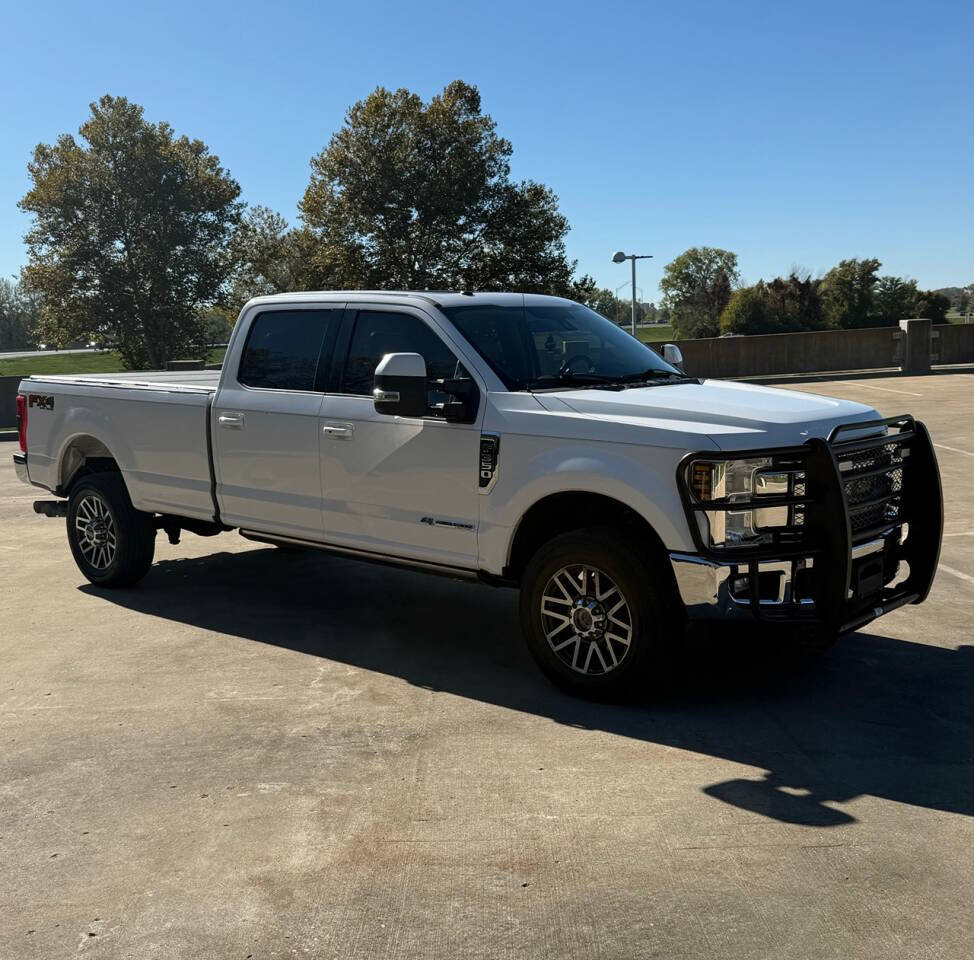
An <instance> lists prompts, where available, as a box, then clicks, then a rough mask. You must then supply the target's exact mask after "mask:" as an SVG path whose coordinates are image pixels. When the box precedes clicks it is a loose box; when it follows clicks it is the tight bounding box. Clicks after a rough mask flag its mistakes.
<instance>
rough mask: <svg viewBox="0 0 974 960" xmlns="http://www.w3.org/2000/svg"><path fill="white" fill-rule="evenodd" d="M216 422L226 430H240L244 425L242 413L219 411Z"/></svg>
mask: <svg viewBox="0 0 974 960" xmlns="http://www.w3.org/2000/svg"><path fill="white" fill-rule="evenodd" d="M216 422H217V423H218V424H220V426H221V427H226V429H227V430H242V429H243V425H244V415H243V414H242V413H221V414H220V415H219V416H218V417H217V418H216Z"/></svg>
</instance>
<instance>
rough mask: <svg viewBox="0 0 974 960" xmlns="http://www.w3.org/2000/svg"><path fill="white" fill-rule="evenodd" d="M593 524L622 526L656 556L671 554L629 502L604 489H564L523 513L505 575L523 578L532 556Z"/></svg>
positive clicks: (632, 540)
mask: <svg viewBox="0 0 974 960" xmlns="http://www.w3.org/2000/svg"><path fill="white" fill-rule="evenodd" d="M566 518H567V519H566ZM592 526H606V527H611V528H614V529H616V530H619V531H620V533H621V534H622V535H623V536H625V537H626V539H627V540H628V541H629V542H630V543H631V544H633V545H635V546H637V547H638V548H639V549H641V550H645V551H646V553H647V554H649V555H651V556H652V557H654V558H661V559H664V560H665V559H666V558H667V552H666V548H665V546H664V545H663V540H662V538H661V537H660V535H659V534H658V533H657V532H656V529H655V528H654V527H653V525H652V524H651V523H650V522H649V521H648V520H647V519H646V518H645V517H644V516H643V515H642V514H641V513H639V512H638V511H637V510H635V509H633V508H632V507H631V506H629V505H628V504H626V503H623V502H622V501H621V500H618V499H617V498H615V497H612V496H608V495H607V494H604V493H593V492H591V491H586V490H563V491H559V492H557V493H550V494H548V495H546V496H544V497H542V498H541V499H539V500H537V501H536V502H535V503H533V504H532V505H531V506H530V507H529V508H528V509H527V510H526V511H525V512H524V514H523V515H522V516H521V518H520V520H519V521H518V523H517V525H516V527H515V528H514V532H513V535H512V537H511V541H510V546H509V548H508V552H507V565H506V566H505V568H504V576H505V577H506V578H508V579H511V580H517V579H519V578H520V576H521V574H522V573H523V571H524V568H525V566H526V565H527V563H528V561H529V560H530V559H531V557H532V556H533V555H534V554H535V553H536V552H537V550H538V549H539V548H540V547H542V546H543V545H544V544H545V543H547V542H548V541H549V540H551V539H553V538H554V537H556V536H558V535H560V534H562V533H569V532H570V531H572V530H580V529H583V528H585V527H592ZM666 566H667V567H669V566H670V565H669V564H666ZM670 570H671V575H672V568H670Z"/></svg>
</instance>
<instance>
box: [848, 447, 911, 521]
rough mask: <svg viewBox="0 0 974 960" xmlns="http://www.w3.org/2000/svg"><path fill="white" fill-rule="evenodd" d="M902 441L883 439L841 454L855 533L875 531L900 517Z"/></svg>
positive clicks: (850, 515) (850, 516) (850, 519)
mask: <svg viewBox="0 0 974 960" xmlns="http://www.w3.org/2000/svg"><path fill="white" fill-rule="evenodd" d="M903 457H904V448H903V444H902V443H899V442H897V441H891V442H890V443H884V444H882V445H880V446H875V447H871V448H867V449H865V450H853V451H850V452H848V453H843V454H840V455H839V470H840V471H841V472H842V478H843V490H844V492H845V498H846V504H847V506H848V510H849V525H850V527H851V528H852V535H853V536H854V537H855V536H856V535H857V534H861V533H864V532H866V531H869V532H873V531H874V530H878V529H880V528H882V527H885V526H888V525H890V524H891V523H897V522H899V520H900V515H901V512H902V493H903Z"/></svg>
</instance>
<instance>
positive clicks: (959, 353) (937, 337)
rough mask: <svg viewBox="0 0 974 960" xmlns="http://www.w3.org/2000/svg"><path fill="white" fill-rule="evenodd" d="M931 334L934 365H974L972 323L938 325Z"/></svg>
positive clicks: (973, 328)
mask: <svg viewBox="0 0 974 960" xmlns="http://www.w3.org/2000/svg"><path fill="white" fill-rule="evenodd" d="M933 334H934V336H933V343H932V344H931V345H930V346H931V352H932V353H933V354H934V356H935V357H936V359H935V360H934V363H974V323H938V324H937V325H936V326H935V327H934V328H933Z"/></svg>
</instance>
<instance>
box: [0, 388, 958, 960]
mask: <svg viewBox="0 0 974 960" xmlns="http://www.w3.org/2000/svg"><path fill="white" fill-rule="evenodd" d="M789 388H793V389H807V390H810V391H812V392H818V393H824V394H829V395H832V396H837V397H846V398H850V399H854V400H859V401H862V402H866V403H869V404H871V405H873V406H875V407H877V408H878V409H879V410H880V411H881V412H882V413H883V414H884V415H893V414H898V413H901V412H904V411H908V412H912V413H914V414H915V415H916V416H917V417H918V418H920V419H923V420H924V421H925V422H926V423H927V424H928V426H929V427H930V429H931V432H932V435H933V439H934V442H935V443H936V444H937V447H936V449H937V455H938V457H939V458H940V465H941V471H942V476H943V484H944V489H945V495H946V502H947V508H946V523H945V538H944V546H943V553H942V556H941V569H940V572H939V575H938V578H937V581H936V583H935V585H934V588H933V591H932V594H931V597H930V600H929V601H928V602H927V603H926V604H925V605H923V606H920V607H908V608H905V609H903V610H900V611H897V612H895V613H893V614H892V615H890V616H888V617H886V618H884V619H882V620H880V621H878V622H877V623H874V624H873V625H871V626H869V627H868V628H866V629H864V630H861V631H859V632H858V633H855V634H853V635H851V636H848V637H845V638H843V639H842V640H841V641H840V643H839V645H838V646H837V647H836V648H835V649H833V650H832V651H830V652H828V653H826V654H825V655H823V656H820V657H812V656H809V655H800V654H796V653H794V652H793V651H792V649H791V645H790V641H791V639H792V638H791V637H789V636H788V635H787V634H784V633H779V635H772V636H764V637H755V636H753V635H750V636H749V635H746V634H745V635H730V634H723V633H721V634H716V635H715V634H713V633H711V634H709V635H708V634H701V635H698V636H694V637H692V638H690V639H688V641H687V645H686V653H685V655H684V657H683V658H681V661H680V663H679V664H678V665H677V668H676V669H675V670H674V675H673V677H672V678H671V679H670V680H669V681H668V682H667V684H666V687H665V689H664V690H663V691H662V692H661V693H660V694H659V695H658V696H657V697H655V698H654V699H652V700H647V701H646V702H645V703H641V704H636V705H631V706H626V707H613V706H601V705H597V704H591V703H585V702H582V701H578V700H573V699H571V698H569V697H567V696H564V695H562V694H561V693H559V692H557V691H555V690H554V689H553V688H551V687H550V686H549V685H548V684H547V682H546V681H545V680H544V678H543V677H542V676H541V675H540V674H539V673H538V671H537V670H536V669H535V668H534V666H533V664H532V663H531V661H530V660H529V658H528V655H527V653H526V651H525V650H524V649H523V648H522V642H521V640H520V638H519V631H518V625H517V616H516V594H515V593H514V592H513V591H508V590H494V589H490V588H487V587H478V586H473V585H467V584H460V583H453V582H449V581H445V580H440V579H436V578H432V577H424V576H422V575H419V574H414V573H407V572H398V571H394V570H391V569H388V568H383V567H373V566H368V565H363V564H359V563H355V562H351V561H347V560H339V559H334V558H330V557H327V556H324V555H318V554H312V553H284V552H281V551H278V550H276V549H274V548H271V547H266V546H258V545H255V544H252V543H248V542H247V541H245V540H243V539H242V538H240V537H239V536H237V535H236V534H227V535H225V536H222V537H219V538H215V539H201V538H197V537H194V536H192V535H186V537H185V539H184V540H183V542H182V544H180V545H179V546H170V545H169V544H168V543H167V542H166V540H165V537H163V536H160V538H159V540H158V545H157V552H156V564H155V567H154V568H153V570H152V571H151V572H150V574H149V576H148V577H147V578H146V580H145V581H144V582H143V583H142V584H141V585H139V586H138V587H137V588H135V589H131V590H125V591H100V590H97V589H95V588H93V587H91V586H90V585H88V584H87V582H86V581H85V580H84V579H83V578H82V576H81V574H80V573H79V572H78V570H77V568H76V567H75V565H74V563H73V561H72V559H71V555H70V552H69V550H68V547H67V543H66V540H65V535H64V522H63V521H58V520H50V519H46V518H42V517H39V516H35V515H34V513H33V512H32V510H31V501H32V500H34V499H36V498H37V497H40V496H43V491H36V492H33V491H31V490H30V489H29V488H27V487H25V486H23V485H22V484H20V483H18V482H17V481H16V479H15V477H14V473H13V469H12V466H11V459H10V458H11V454H12V453H13V451H14V444H12V443H2V444H0V575H2V576H0V584H2V587H0V589H2V600H0V958H3V960H30V958H43V960H54V958H60V957H69V956H72V957H73V956H76V955H85V956H91V957H106V958H107V957H136V958H140V960H145V958H156V957H158V958H165V960H175V958H203V957H206V958H210V957H213V958H237V957H239V958H241V960H244V958H248V957H249V958H253V960H258V958H269V957H314V958H318V957H322V958H324V957H336V958H341V960H348V958H360V957H381V958H412V957H447V958H454V957H484V958H488V957H489V958H497V957H531V958H533V957H551V958H561V957H573V958H574V957H578V958H586V960H591V958H596V957H607V958H627V960H634V958H642V957H662V958H680V957H714V958H718V957H719V958H738V957H740V958H745V957H746V958H757V957H769V958H771V957H774V958H788V957H794V958H803V960H805V958H826V957H828V958H843V960H846V958H850V957H857V958H858V957H862V958H876V957H895V958H928V957H929V958H934V957H937V958H964V957H969V956H970V955H971V944H972V943H974V908H972V904H974V819H972V815H974V763H972V760H974V646H972V644H974V626H972V624H974V425H972V422H971V421H972V417H974V375H972V374H965V373H954V374H951V375H934V376H928V377H914V378H909V377H886V378H873V379H855V380H834V381H821V382H819V381H815V382H805V383H803V384H798V383H794V384H790V385H789Z"/></svg>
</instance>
